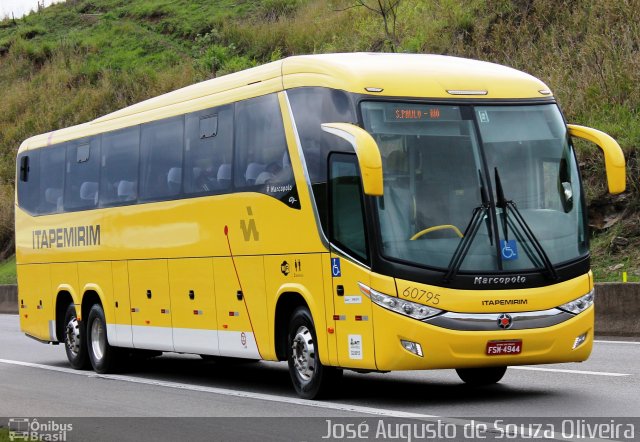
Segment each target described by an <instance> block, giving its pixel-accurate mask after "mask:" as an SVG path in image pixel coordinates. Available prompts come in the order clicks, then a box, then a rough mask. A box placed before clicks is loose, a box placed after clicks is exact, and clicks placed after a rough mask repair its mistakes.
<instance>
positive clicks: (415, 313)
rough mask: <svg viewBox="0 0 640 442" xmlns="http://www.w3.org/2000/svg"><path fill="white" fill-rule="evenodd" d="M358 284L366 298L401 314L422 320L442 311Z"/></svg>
mask: <svg viewBox="0 0 640 442" xmlns="http://www.w3.org/2000/svg"><path fill="white" fill-rule="evenodd" d="M358 285H359V286H360V291H361V292H362V293H363V294H364V295H365V296H367V297H368V298H371V300H372V301H373V302H374V303H375V304H378V305H379V306H380V307H384V308H386V309H387V310H391V311H393V312H396V313H400V314H401V315H405V316H409V317H411V318H413V319H418V320H423V319H427V318H430V317H432V316H435V315H438V314H440V313H442V310H439V309H437V308H433V307H428V306H426V305H423V304H418V303H415V302H411V301H405V300H404V299H398V298H396V297H395V296H389V295H385V294H384V293H380V292H377V291H375V290H373V289H372V288H369V287H367V286H366V285H364V284H362V283H360V282H359V283H358Z"/></svg>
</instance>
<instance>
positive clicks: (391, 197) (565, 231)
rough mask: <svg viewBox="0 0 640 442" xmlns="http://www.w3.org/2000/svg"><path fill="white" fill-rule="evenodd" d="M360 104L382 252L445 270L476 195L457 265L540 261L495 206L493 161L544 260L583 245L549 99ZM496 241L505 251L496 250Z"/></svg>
mask: <svg viewBox="0 0 640 442" xmlns="http://www.w3.org/2000/svg"><path fill="white" fill-rule="evenodd" d="M361 111H362V117H363V122H364V126H365V129H366V130H367V131H368V132H369V133H371V134H372V135H373V137H374V138H375V140H376V141H377V143H378V146H379V148H380V152H381V156H382V163H383V173H384V196H383V197H381V198H378V199H377V204H376V205H377V217H378V220H379V225H380V240H381V249H382V253H383V255H385V256H386V257H387V258H391V259H394V260H397V261H403V262H407V263H410V264H417V265H422V266H427V267H436V268H443V269H446V268H448V267H449V265H450V262H451V260H452V257H453V256H454V253H455V251H456V248H457V247H458V245H459V244H460V243H461V241H462V238H463V235H464V233H465V230H466V229H467V226H468V225H469V223H470V222H471V221H472V219H473V217H474V213H476V212H477V211H481V208H482V206H483V203H484V206H486V207H488V209H487V210H485V211H481V213H480V214H481V216H479V219H481V220H482V221H481V222H480V221H479V222H478V224H479V228H478V229H477V231H476V232H475V234H474V235H473V237H472V238H470V245H469V246H468V247H469V248H468V251H467V252H466V253H465V255H464V258H463V260H462V263H461V265H460V271H498V270H523V269H536V268H541V267H542V266H543V265H542V259H541V258H540V257H539V256H538V254H537V253H536V248H535V247H534V245H533V244H532V243H531V240H530V239H528V238H527V236H526V234H525V232H524V230H523V228H521V227H519V225H518V224H517V223H516V222H515V218H514V214H513V213H512V212H513V210H509V209H507V213H506V218H505V217H504V216H503V209H501V208H496V207H495V201H496V198H497V195H496V186H495V170H496V169H497V170H498V173H499V178H500V180H501V183H502V188H503V190H504V195H505V199H506V200H510V201H513V203H514V204H515V205H516V207H517V208H518V209H519V211H520V213H521V214H522V217H523V218H524V220H525V223H526V224H527V227H529V228H530V231H531V232H533V234H534V235H535V239H536V240H537V241H538V242H539V244H540V245H541V246H542V248H543V249H544V250H545V252H546V254H547V255H548V257H549V259H550V261H551V263H553V264H557V263H560V262H564V261H568V260H571V259H575V258H578V257H579V256H581V255H584V254H585V253H586V252H587V248H586V239H585V235H584V223H583V213H582V206H581V195H580V183H579V178H578V175H577V169H576V164H575V159H574V156H573V152H572V150H571V148H570V146H569V145H568V143H567V137H566V129H565V127H564V124H563V121H562V118H561V115H560V113H559V111H558V109H557V107H556V106H555V105H552V104H550V105H533V106H484V107H473V106H453V105H443V104H418V103H403V102H374V101H366V102H363V103H361ZM476 121H477V123H476ZM476 124H477V127H480V134H478V133H477V131H476ZM480 140H482V142H483V143H484V144H482V145H481V144H480ZM485 161H486V163H485ZM487 175H489V176H487ZM483 187H484V189H486V192H485V196H484V200H485V201H484V202H483V197H482V193H481V188H483ZM492 214H493V216H495V223H492V222H491V218H492V216H491V215H492ZM503 223H505V224H503ZM505 225H506V228H504V226H505ZM496 227H497V229H496ZM496 242H498V245H496ZM500 247H502V249H505V253H506V255H503V254H502V253H501V254H500V255H499V254H498V253H499V250H501V248H500ZM505 247H506V248H505Z"/></svg>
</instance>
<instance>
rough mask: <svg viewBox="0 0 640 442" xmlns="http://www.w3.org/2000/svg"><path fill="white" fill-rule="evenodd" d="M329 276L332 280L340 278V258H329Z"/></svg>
mask: <svg viewBox="0 0 640 442" xmlns="http://www.w3.org/2000/svg"><path fill="white" fill-rule="evenodd" d="M331 274H332V275H333V277H334V278H337V277H339V276H342V270H341V269H340V258H331Z"/></svg>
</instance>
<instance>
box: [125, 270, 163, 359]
mask: <svg viewBox="0 0 640 442" xmlns="http://www.w3.org/2000/svg"><path fill="white" fill-rule="evenodd" d="M129 297H130V299H131V330H132V334H133V346H134V347H135V348H143V349H148V350H160V351H173V332H172V329H171V326H172V323H171V299H170V298H169V275H168V269H167V260H166V259H149V260H139V261H137V260H136V261H129Z"/></svg>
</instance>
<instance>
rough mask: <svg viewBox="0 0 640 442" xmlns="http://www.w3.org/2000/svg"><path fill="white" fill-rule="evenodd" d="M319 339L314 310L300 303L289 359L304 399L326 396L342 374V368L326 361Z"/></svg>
mask: <svg viewBox="0 0 640 442" xmlns="http://www.w3.org/2000/svg"><path fill="white" fill-rule="evenodd" d="M316 343H317V339H316V330H315V327H314V326H313V319H312V318H311V313H310V312H309V309H307V308H306V307H298V308H297V309H295V310H294V312H293V314H292V315H291V320H290V321H289V330H288V334H287V362H288V364H289V375H290V376H291V381H292V383H293V388H294V389H295V390H296V393H297V394H298V396H300V397H302V398H304V399H314V398H319V397H322V396H326V395H327V394H329V393H330V392H331V389H332V387H334V386H335V383H336V382H337V381H339V378H340V377H341V375H342V370H340V369H337V368H335V367H326V366H324V365H322V363H321V362H320V355H319V354H318V351H317V347H316V345H317V344H316Z"/></svg>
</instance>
